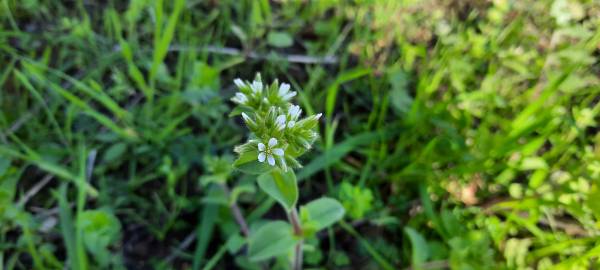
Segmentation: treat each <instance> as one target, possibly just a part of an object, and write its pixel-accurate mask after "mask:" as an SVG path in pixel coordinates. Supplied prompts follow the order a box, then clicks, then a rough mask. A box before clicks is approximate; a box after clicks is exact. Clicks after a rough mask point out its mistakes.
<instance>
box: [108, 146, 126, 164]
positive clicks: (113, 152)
mask: <svg viewBox="0 0 600 270" xmlns="http://www.w3.org/2000/svg"><path fill="white" fill-rule="evenodd" d="M125 150H127V144H125V143H115V144H113V145H112V146H110V147H109V148H108V149H107V150H106V152H105V153H104V162H112V161H113V160H115V159H118V158H120V157H121V156H122V155H123V153H125Z"/></svg>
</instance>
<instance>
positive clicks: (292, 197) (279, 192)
mask: <svg viewBox="0 0 600 270" xmlns="http://www.w3.org/2000/svg"><path fill="white" fill-rule="evenodd" d="M258 186H259V187H260V188H261V189H262V190H263V191H264V192H266V193H267V194H269V196H271V197H273V198H274V199H275V200H276V201H277V202H279V203H280V204H281V205H282V206H283V208H285V209H286V211H289V210H290V209H292V207H294V205H296V202H297V201H298V184H297V183H296V174H294V171H292V170H288V171H287V172H283V171H281V170H280V169H275V170H272V171H271V172H270V173H264V174H262V175H260V176H259V177H258Z"/></svg>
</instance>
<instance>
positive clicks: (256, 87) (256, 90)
mask: <svg viewBox="0 0 600 270" xmlns="http://www.w3.org/2000/svg"><path fill="white" fill-rule="evenodd" d="M251 88H252V92H254V93H260V92H261V91H262V88H263V84H262V82H259V81H254V82H252V87H251Z"/></svg>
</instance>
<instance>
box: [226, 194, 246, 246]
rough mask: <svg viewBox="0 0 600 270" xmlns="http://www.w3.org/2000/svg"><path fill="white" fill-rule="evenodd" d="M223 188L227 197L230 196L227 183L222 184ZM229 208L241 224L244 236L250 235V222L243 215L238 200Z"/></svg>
mask: <svg viewBox="0 0 600 270" xmlns="http://www.w3.org/2000/svg"><path fill="white" fill-rule="evenodd" d="M221 188H222V189H223V191H224V192H225V196H226V198H229V188H228V187H227V185H226V184H221ZM229 209H231V214H233V218H234V219H235V221H236V222H237V224H238V225H239V226H240V231H242V234H243V235H244V237H246V238H248V237H250V230H249V229H248V223H246V219H244V216H243V215H242V211H241V210H240V207H239V206H238V205H237V202H232V203H231V204H229Z"/></svg>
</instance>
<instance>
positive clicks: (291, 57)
mask: <svg viewBox="0 0 600 270" xmlns="http://www.w3.org/2000/svg"><path fill="white" fill-rule="evenodd" d="M169 51H171V52H176V51H204V52H208V53H214V54H223V55H232V56H244V57H247V58H252V59H258V60H265V59H269V60H277V59H278V58H279V59H284V60H286V61H287V62H290V63H301V64H328V65H334V64H337V62H338V59H337V57H335V56H330V55H329V56H324V57H319V56H310V55H302V54H278V53H275V52H271V53H268V54H260V53H257V52H253V51H251V52H248V53H244V52H243V51H242V50H240V49H236V48H230V47H217V46H211V45H209V46H205V47H194V46H187V45H173V46H171V47H169Z"/></svg>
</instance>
